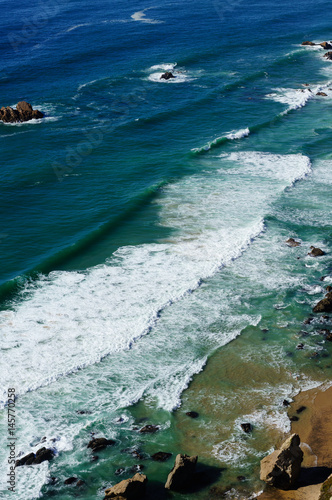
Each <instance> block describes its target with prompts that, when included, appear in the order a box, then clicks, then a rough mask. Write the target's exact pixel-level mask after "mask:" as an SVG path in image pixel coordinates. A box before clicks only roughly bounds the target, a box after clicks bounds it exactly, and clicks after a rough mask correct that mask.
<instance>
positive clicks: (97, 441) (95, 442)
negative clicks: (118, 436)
mask: <svg viewBox="0 0 332 500" xmlns="http://www.w3.org/2000/svg"><path fill="white" fill-rule="evenodd" d="M113 444H115V441H113V439H106V438H94V439H91V441H90V442H89V444H88V448H91V449H92V451H94V452H96V451H100V450H103V449H104V448H106V446H111V445H113Z"/></svg>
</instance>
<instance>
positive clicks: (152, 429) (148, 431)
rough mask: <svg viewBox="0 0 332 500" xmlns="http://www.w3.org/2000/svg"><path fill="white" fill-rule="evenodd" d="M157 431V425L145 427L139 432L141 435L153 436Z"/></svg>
mask: <svg viewBox="0 0 332 500" xmlns="http://www.w3.org/2000/svg"><path fill="white" fill-rule="evenodd" d="M157 431H159V426H158V425H145V426H144V427H142V429H140V432H141V433H142V434H153V433H154V432H157Z"/></svg>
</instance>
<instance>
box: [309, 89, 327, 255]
mask: <svg viewBox="0 0 332 500" xmlns="http://www.w3.org/2000/svg"><path fill="white" fill-rule="evenodd" d="M318 94H324V92H318ZM318 94H316V95H318ZM325 95H326V94H325ZM310 248H311V252H309V253H308V255H310V256H311V257H322V256H323V255H325V252H323V250H321V249H320V248H315V247H310Z"/></svg>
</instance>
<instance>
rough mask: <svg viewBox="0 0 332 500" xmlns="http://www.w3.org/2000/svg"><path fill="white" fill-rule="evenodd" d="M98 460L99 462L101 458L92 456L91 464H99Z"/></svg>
mask: <svg viewBox="0 0 332 500" xmlns="http://www.w3.org/2000/svg"><path fill="white" fill-rule="evenodd" d="M97 460H99V457H97V455H92V457H91V462H97Z"/></svg>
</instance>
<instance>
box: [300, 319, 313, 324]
mask: <svg viewBox="0 0 332 500" xmlns="http://www.w3.org/2000/svg"><path fill="white" fill-rule="evenodd" d="M313 319H314V318H307V319H305V320H304V321H303V324H304V325H310V323H311V322H312V320H313Z"/></svg>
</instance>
